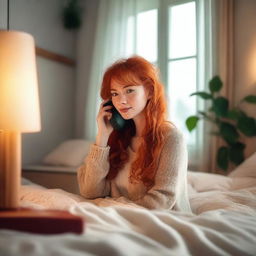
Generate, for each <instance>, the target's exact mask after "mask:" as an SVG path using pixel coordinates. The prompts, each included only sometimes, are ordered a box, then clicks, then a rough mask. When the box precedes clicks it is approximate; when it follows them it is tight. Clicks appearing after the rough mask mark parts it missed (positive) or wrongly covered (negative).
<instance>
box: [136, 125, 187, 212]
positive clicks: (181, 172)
mask: <svg viewBox="0 0 256 256" xmlns="http://www.w3.org/2000/svg"><path fill="white" fill-rule="evenodd" d="M186 175H187V149H186V143H185V141H184V138H183V135H182V133H181V132H179V131H178V130H177V129H176V128H174V129H172V130H171V133H170V134H168V135H167V138H166V141H165V143H164V145H163V148H162V152H161V154H160V158H159V165H158V169H157V172H156V176H155V183H154V185H153V187H152V188H151V189H149V190H148V191H147V193H146V194H145V195H144V196H143V197H142V198H140V199H138V200H136V201H135V203H137V204H138V205H141V206H144V207H146V208H149V209H157V208H162V209H172V208H174V206H175V204H176V203H177V200H178V201H179V197H183V196H184V193H183V192H184V190H185V189H186V186H184V185H183V184H184V183H186ZM185 196H186V194H185Z"/></svg>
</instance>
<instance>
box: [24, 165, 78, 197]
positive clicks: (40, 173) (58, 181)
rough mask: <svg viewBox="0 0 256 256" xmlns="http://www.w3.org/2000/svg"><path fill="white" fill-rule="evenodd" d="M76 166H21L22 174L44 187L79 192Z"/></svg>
mask: <svg viewBox="0 0 256 256" xmlns="http://www.w3.org/2000/svg"><path fill="white" fill-rule="evenodd" d="M76 171H77V168H70V167H63V166H48V165H28V166H24V167H23V168H22V176H23V177H24V178H27V179H29V180H30V181H32V182H34V183H36V184H39V185H41V186H44V187H46V188H60V189H63V190H65V191H67V192H70V193H74V194H79V187H78V183H77V172H76Z"/></svg>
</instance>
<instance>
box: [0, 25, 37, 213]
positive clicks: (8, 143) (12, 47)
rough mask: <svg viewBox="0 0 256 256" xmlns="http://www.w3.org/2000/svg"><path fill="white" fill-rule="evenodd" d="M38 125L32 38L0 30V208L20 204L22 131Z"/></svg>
mask: <svg viewBox="0 0 256 256" xmlns="http://www.w3.org/2000/svg"><path fill="white" fill-rule="evenodd" d="M40 128H41V123H40V110H39V95H38V82H37V71H36V58H35V43H34V39H33V37H32V36H31V35H29V34H27V33H24V32H19V31H9V30H8V31H6V30H0V209H16V208H18V207H19V189H20V183H21V133H29V132H37V131H40Z"/></svg>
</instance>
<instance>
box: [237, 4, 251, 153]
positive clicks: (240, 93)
mask: <svg viewBox="0 0 256 256" xmlns="http://www.w3.org/2000/svg"><path fill="white" fill-rule="evenodd" d="M234 68H235V72H234V73H235V79H234V81H235V99H236V102H237V103H238V102H239V100H241V99H242V98H243V97H244V96H247V95H249V94H254V95H256V1H255V0H235V66H234ZM243 108H244V110H246V112H247V113H248V114H249V115H251V116H254V117H255V118H256V105H255V104H254V105H253V104H247V103H243ZM245 142H246V144H247V148H246V152H245V153H246V156H249V155H251V154H252V153H253V152H255V151H256V138H255V137H254V138H246V139H245Z"/></svg>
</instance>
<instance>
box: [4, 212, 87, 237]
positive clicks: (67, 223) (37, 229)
mask: <svg viewBox="0 0 256 256" xmlns="http://www.w3.org/2000/svg"><path fill="white" fill-rule="evenodd" d="M84 228H85V221H84V220H83V219H82V218H81V217H79V216H76V215H73V214H71V213H69V212H67V211H62V210H34V209H28V208H20V209H15V210H1V211H0V229H11V230H19V231H25V232H30V233H38V234H45V235H46V234H61V233H67V232H68V233H76V234H82V232H83V231H84Z"/></svg>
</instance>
